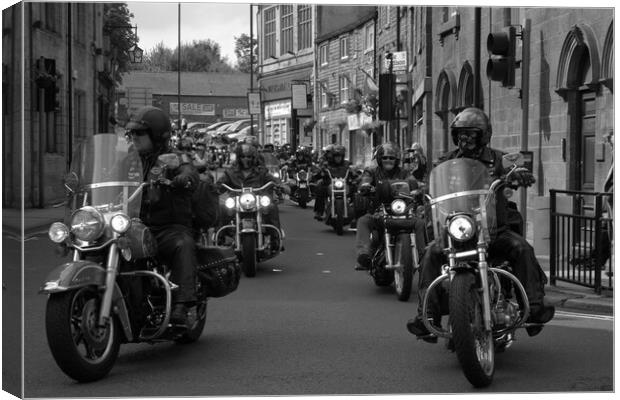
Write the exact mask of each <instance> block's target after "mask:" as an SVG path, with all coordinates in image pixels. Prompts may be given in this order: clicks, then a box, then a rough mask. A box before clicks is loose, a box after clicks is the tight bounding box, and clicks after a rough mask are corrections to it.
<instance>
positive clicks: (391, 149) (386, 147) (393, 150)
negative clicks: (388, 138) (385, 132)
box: [375, 142, 400, 167]
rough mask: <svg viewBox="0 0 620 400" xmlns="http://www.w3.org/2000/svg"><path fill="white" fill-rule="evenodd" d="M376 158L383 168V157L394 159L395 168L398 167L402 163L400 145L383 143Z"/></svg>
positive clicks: (376, 153)
mask: <svg viewBox="0 0 620 400" xmlns="http://www.w3.org/2000/svg"><path fill="white" fill-rule="evenodd" d="M375 156H376V158H377V164H378V165H379V166H380V167H381V166H383V161H382V158H383V157H394V158H395V159H396V162H395V164H394V165H395V166H398V164H399V163H400V148H399V147H398V145H396V144H395V143H392V142H387V143H383V144H382V145H380V146H379V147H378V148H377V151H376V152H375Z"/></svg>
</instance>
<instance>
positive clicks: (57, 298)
mask: <svg viewBox="0 0 620 400" xmlns="http://www.w3.org/2000/svg"><path fill="white" fill-rule="evenodd" d="M100 305H101V296H100V294H99V292H98V291H97V288H95V287H92V286H86V287H82V288H79V289H76V290H71V291H67V292H60V293H53V294H51V295H50V297H49V299H48V300H47V309H46V311H45V329H46V333H47V342H48V344H49V347H50V350H51V352H52V356H53V357H54V360H55V361H56V364H58V366H59V367H60V369H61V370H62V371H63V372H64V373H65V374H67V375H68V376H70V377H71V378H73V379H75V380H76V381H78V382H92V381H96V380H98V379H101V378H103V377H104V376H105V375H107V374H108V372H110V370H111V369H112V367H113V366H114V362H115V361H116V358H117V356H118V352H119V349H120V332H119V326H120V325H118V324H117V321H116V319H115V318H114V317H113V316H112V317H110V320H109V323H108V325H107V326H106V327H105V328H100V327H98V326H97V320H98V318H99V307H100Z"/></svg>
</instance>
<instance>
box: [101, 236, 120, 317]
mask: <svg viewBox="0 0 620 400" xmlns="http://www.w3.org/2000/svg"><path fill="white" fill-rule="evenodd" d="M118 253H119V251H118V245H117V244H116V243H112V244H111V245H110V247H109V248H108V257H107V260H106V267H105V287H104V291H103V298H102V300H101V310H100V312H99V326H105V325H106V324H107V323H108V320H109V319H110V309H111V308H112V296H113V294H114V283H115V282H116V273H117V271H118Z"/></svg>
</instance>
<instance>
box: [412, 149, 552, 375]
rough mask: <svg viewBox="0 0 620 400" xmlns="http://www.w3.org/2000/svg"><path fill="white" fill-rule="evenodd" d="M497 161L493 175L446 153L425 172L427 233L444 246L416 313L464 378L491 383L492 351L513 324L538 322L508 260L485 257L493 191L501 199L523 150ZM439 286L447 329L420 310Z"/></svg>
mask: <svg viewBox="0 0 620 400" xmlns="http://www.w3.org/2000/svg"><path fill="white" fill-rule="evenodd" d="M502 164H503V166H504V168H505V169H508V170H509V172H508V173H507V174H506V176H505V177H504V178H502V179H496V180H494V181H492V180H491V177H490V175H489V172H488V169H487V167H486V166H485V165H484V164H482V163H481V162H480V161H478V160H474V159H470V158H458V159H452V160H447V161H445V162H443V163H441V164H439V165H438V166H437V167H435V168H434V169H433V170H432V171H431V173H430V182H429V195H428V200H429V202H430V205H431V217H432V221H433V229H434V237H435V240H438V241H439V243H440V245H441V248H442V249H444V252H445V254H446V255H447V258H448V264H447V265H444V266H443V271H442V275H440V276H439V277H438V278H437V279H435V280H434V281H433V282H432V283H431V284H430V285H429V287H428V290H427V292H426V294H425V296H424V299H423V305H422V310H423V312H422V318H423V321H424V325H425V326H426V327H427V328H428V330H429V331H430V332H431V333H433V334H435V335H437V336H439V337H444V338H446V339H448V347H449V348H451V349H452V350H453V351H455V352H456V355H457V358H458V360H459V363H460V365H461V368H462V370H463V372H464V374H465V376H466V378H467V379H468V380H469V382H470V383H471V384H472V385H473V386H475V387H485V386H488V385H490V384H491V382H492V380H493V375H494V372H495V353H496V352H502V351H504V350H505V349H507V348H508V347H510V345H511V344H512V343H513V342H514V340H515V331H516V330H517V329H518V328H526V327H529V326H540V324H530V323H525V321H526V320H527V318H528V316H529V312H530V310H529V302H528V299H527V295H526V293H525V289H524V288H523V286H522V284H521V283H520V282H519V280H518V279H517V278H516V277H515V276H514V275H513V274H512V273H511V267H510V264H509V263H508V262H507V261H505V260H501V259H495V260H492V259H489V256H488V252H487V250H488V247H489V243H490V242H491V240H492V239H493V238H494V237H495V235H496V233H497V221H496V214H495V211H496V199H497V196H498V193H499V191H500V190H502V191H503V192H504V193H503V194H504V196H506V197H507V198H508V197H510V196H511V195H512V189H510V187H509V185H508V184H507V183H511V175H512V174H513V173H514V171H516V170H517V168H519V167H520V166H521V165H522V164H523V157H522V155H521V154H520V153H513V154H508V155H505V156H504V157H503V160H502ZM446 289H447V290H448V292H449V296H448V306H449V324H448V326H449V328H448V329H447V330H445V329H442V328H439V327H435V326H434V325H432V324H431V323H430V321H429V319H428V312H427V311H428V310H427V307H428V299H429V295H430V294H431V293H432V291H433V290H446ZM515 298H520V299H521V301H520V302H517V301H515V300H514V299H515Z"/></svg>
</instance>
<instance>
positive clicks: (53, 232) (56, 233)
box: [47, 222, 69, 243]
mask: <svg viewBox="0 0 620 400" xmlns="http://www.w3.org/2000/svg"><path fill="white" fill-rule="evenodd" d="M47 234H48V235H49V237H50V239H51V240H52V242H54V243H61V242H63V241H64V240H65V239H66V238H67V236H69V228H67V226H66V225H65V224H63V223H62V222H54V223H53V224H52V226H50V229H49V231H48V232H47Z"/></svg>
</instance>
